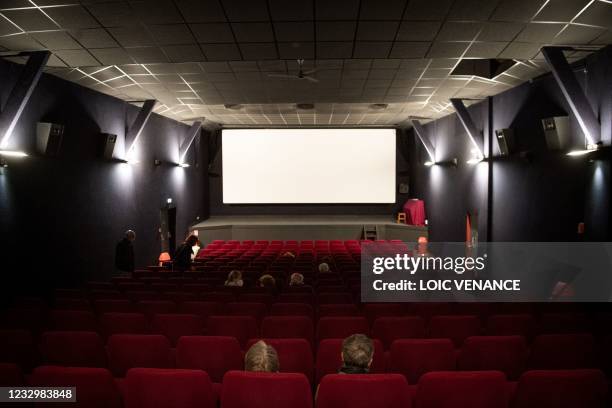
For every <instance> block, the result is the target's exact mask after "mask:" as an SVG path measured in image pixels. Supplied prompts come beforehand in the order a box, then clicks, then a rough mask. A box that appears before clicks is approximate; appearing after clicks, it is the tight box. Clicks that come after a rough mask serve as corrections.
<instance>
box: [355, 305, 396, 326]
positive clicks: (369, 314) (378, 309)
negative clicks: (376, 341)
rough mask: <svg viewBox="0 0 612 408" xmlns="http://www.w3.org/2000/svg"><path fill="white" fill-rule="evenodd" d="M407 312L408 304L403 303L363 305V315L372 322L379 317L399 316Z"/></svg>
mask: <svg viewBox="0 0 612 408" xmlns="http://www.w3.org/2000/svg"><path fill="white" fill-rule="evenodd" d="M405 314H406V306H405V305H403V304H401V303H368V304H365V305H364V306H363V315H364V316H365V317H366V319H368V322H370V324H372V323H374V321H375V320H376V319H378V318H379V317H398V316H403V315H405Z"/></svg>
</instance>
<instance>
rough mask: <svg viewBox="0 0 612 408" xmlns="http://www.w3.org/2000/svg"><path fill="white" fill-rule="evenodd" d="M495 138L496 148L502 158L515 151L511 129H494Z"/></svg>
mask: <svg viewBox="0 0 612 408" xmlns="http://www.w3.org/2000/svg"><path fill="white" fill-rule="evenodd" d="M495 137H496V138H497V146H498V147H499V153H500V154H501V155H502V156H508V155H509V154H511V153H512V152H514V150H515V144H514V130H512V129H495Z"/></svg>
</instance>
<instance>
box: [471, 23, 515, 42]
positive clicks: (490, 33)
mask: <svg viewBox="0 0 612 408" xmlns="http://www.w3.org/2000/svg"><path fill="white" fill-rule="evenodd" d="M524 27H525V24H524V23H507V22H488V23H484V25H483V26H482V31H481V32H480V35H478V40H479V41H512V40H513V39H514V38H515V37H516V35H517V34H518V33H519V32H520V31H521V30H522V29H523V28H524Z"/></svg>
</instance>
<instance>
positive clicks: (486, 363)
mask: <svg viewBox="0 0 612 408" xmlns="http://www.w3.org/2000/svg"><path fill="white" fill-rule="evenodd" d="M527 353H528V350H527V342H526V341H525V338H524V337H521V336H485V337H468V338H467V339H466V340H465V342H464V343H463V347H462V348H461V351H460V353H459V358H458V361H457V367H458V368H459V370H466V371H481V370H499V371H502V372H504V373H505V374H506V377H507V378H508V379H510V380H516V379H517V378H518V377H519V376H520V375H521V374H522V373H523V371H524V370H525V367H526V365H527Z"/></svg>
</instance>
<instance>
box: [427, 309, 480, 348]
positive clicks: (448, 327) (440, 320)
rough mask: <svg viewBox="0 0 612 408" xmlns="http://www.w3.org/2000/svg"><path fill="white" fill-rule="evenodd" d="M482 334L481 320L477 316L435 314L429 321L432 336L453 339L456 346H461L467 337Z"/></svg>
mask: <svg viewBox="0 0 612 408" xmlns="http://www.w3.org/2000/svg"><path fill="white" fill-rule="evenodd" d="M480 334H481V329H480V320H479V319H478V318H477V317H476V316H434V317H432V318H431V321H430V322H429V337H430V338H432V339H451V340H452V341H453V343H454V344H455V347H461V344H462V343H463V341H464V340H465V339H466V338H468V337H470V336H479V335H480Z"/></svg>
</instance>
